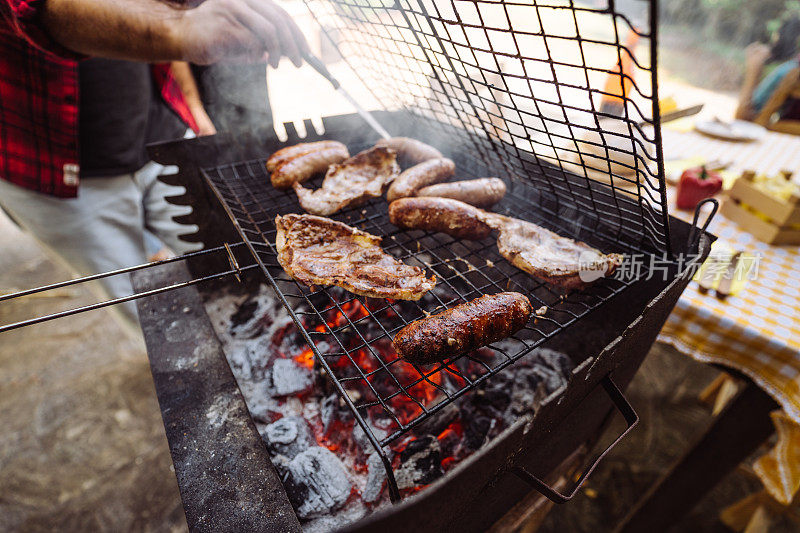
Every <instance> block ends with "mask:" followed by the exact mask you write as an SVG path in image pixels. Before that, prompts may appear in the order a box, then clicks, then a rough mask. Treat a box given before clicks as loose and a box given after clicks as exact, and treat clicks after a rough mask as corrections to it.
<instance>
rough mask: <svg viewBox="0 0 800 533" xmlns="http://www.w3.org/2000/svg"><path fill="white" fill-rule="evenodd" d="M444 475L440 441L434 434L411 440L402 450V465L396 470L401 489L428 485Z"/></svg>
mask: <svg viewBox="0 0 800 533" xmlns="http://www.w3.org/2000/svg"><path fill="white" fill-rule="evenodd" d="M443 475H444V471H443V470H442V456H441V450H440V448H439V441H438V440H436V437H434V436H433V435H424V436H422V437H419V438H418V439H416V440H413V441H411V442H409V443H408V444H407V445H406V448H405V449H404V450H403V451H402V452H400V466H399V467H398V468H397V469H396V470H395V472H394V477H395V479H396V480H397V486H398V487H399V488H400V489H411V488H414V487H417V486H419V485H427V484H428V483H432V482H433V481H435V480H436V479H438V478H440V477H441V476H443Z"/></svg>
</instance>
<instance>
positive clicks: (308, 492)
mask: <svg viewBox="0 0 800 533" xmlns="http://www.w3.org/2000/svg"><path fill="white" fill-rule="evenodd" d="M283 483H284V486H285V487H286V494H287V496H289V500H290V501H291V502H292V506H293V507H294V508H295V511H296V512H297V516H299V517H300V518H313V517H316V516H323V515H326V514H328V513H330V512H331V511H333V510H335V509H338V508H339V507H341V506H342V505H344V503H345V502H346V501H347V499H348V498H349V497H350V490H351V489H352V484H351V481H350V478H349V477H348V476H347V471H346V470H345V468H344V465H343V464H342V462H341V461H340V460H339V458H338V457H336V454H334V453H333V452H331V451H330V450H328V449H327V448H323V447H321V446H314V447H313V448H309V449H307V450H306V451H304V452H302V453H300V454H298V455H297V456H296V457H295V458H294V459H292V460H291V461H290V462H289V464H288V465H287V467H286V474H285V475H284V478H283Z"/></svg>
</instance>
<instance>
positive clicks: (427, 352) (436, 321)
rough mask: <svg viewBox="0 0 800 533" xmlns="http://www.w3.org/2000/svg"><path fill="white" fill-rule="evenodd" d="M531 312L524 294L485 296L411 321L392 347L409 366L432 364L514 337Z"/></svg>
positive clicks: (397, 336)
mask: <svg viewBox="0 0 800 533" xmlns="http://www.w3.org/2000/svg"><path fill="white" fill-rule="evenodd" d="M532 312H533V306H532V305H531V302H530V300H528V298H527V297H526V296H525V295H524V294H520V293H518V292H501V293H498V294H487V295H486V296H481V297H480V298H476V299H475V300H471V301H469V302H466V303H463V304H459V305H457V306H455V307H453V308H451V309H446V310H444V311H442V312H441V313H438V314H435V315H431V316H429V317H427V318H423V319H420V320H416V321H414V322H412V323H411V324H409V325H407V326H406V327H404V328H403V329H401V330H400V331H399V332H398V333H397V335H395V336H394V340H393V341H392V344H394V348H395V350H397V354H398V355H399V356H400V357H402V358H403V359H406V360H407V361H409V362H411V363H415V364H418V365H424V364H430V363H435V362H437V361H442V360H444V359H446V358H448V357H456V356H459V355H462V354H465V353H467V352H470V351H472V350H477V349H478V348H480V347H481V346H486V345H487V344H491V343H493V342H497V341H499V340H502V339H505V338H506V337H509V336H511V335H513V334H514V333H515V332H517V331H519V330H520V329H522V327H523V326H525V324H526V323H527V322H528V319H529V318H530V316H531V313H532Z"/></svg>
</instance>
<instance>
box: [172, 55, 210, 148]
mask: <svg viewBox="0 0 800 533" xmlns="http://www.w3.org/2000/svg"><path fill="white" fill-rule="evenodd" d="M170 69H171V70H172V76H173V77H174V78H175V81H176V82H177V83H178V87H180V88H181V92H182V93H183V98H184V100H186V105H187V106H188V107H189V111H191V112H192V116H193V117H194V120H195V122H197V134H198V135H200V136H202V135H214V134H215V133H217V129H216V128H215V127H214V123H213V122H212V121H211V118H210V117H209V116H208V113H206V108H205V107H204V106H203V101H202V100H201V99H200V91H199V90H198V88H197V82H196V81H195V79H194V75H193V74H192V68H191V67H190V66H189V63H186V62H184V61H173V62H172V64H171V65H170Z"/></svg>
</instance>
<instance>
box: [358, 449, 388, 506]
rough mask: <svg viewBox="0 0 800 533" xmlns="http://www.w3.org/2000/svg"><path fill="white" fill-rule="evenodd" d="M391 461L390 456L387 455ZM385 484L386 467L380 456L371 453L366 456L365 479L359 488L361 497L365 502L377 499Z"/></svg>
mask: <svg viewBox="0 0 800 533" xmlns="http://www.w3.org/2000/svg"><path fill="white" fill-rule="evenodd" d="M389 460H390V461H391V456H390V457H389ZM385 486H386V467H384V466H383V461H382V460H381V456H380V455H378V454H377V453H373V454H372V455H370V456H369V457H368V458H367V480H366V481H365V482H364V486H363V487H362V488H361V499H362V500H364V501H365V502H367V503H373V502H376V501H378V498H380V497H381V493H382V492H383V488H384V487H385Z"/></svg>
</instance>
